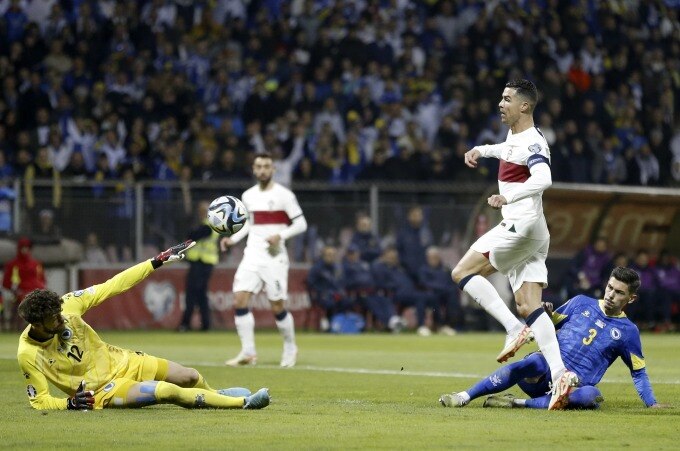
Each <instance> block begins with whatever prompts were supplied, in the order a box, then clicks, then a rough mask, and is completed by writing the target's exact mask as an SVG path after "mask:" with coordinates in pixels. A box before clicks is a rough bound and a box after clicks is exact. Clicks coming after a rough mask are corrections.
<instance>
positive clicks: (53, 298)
mask: <svg viewBox="0 0 680 451" xmlns="http://www.w3.org/2000/svg"><path fill="white" fill-rule="evenodd" d="M63 302H64V301H62V299H61V297H59V295H58V294H57V293H55V292H54V291H50V290H33V291H31V292H30V293H28V294H27V295H26V297H25V298H24V300H23V301H21V304H19V316H21V317H22V318H23V319H24V320H25V321H26V322H27V323H29V324H36V323H41V322H43V320H45V319H47V318H49V317H50V316H54V315H56V314H58V313H61V304H62V303H63Z"/></svg>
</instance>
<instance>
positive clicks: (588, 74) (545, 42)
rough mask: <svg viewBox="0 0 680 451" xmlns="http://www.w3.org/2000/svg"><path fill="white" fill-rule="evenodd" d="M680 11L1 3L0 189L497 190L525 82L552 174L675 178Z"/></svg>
mask: <svg viewBox="0 0 680 451" xmlns="http://www.w3.org/2000/svg"><path fill="white" fill-rule="evenodd" d="M678 3H679V2H677V1H671V0H668V1H660V0H659V1H644V2H643V1H634V0H632V1H603V2H600V1H593V0H582V1H576V0H573V1H572V0H525V1H503V2H501V1H484V2H482V1H472V0H459V1H445V0H443V1H435V0H431V1H411V0H337V1H334V0H292V1H289V0H285V1H284V0H210V1H186V0H146V1H145V0H141V1H124V0H102V1H88V0H31V1H29V0H9V1H7V0H3V1H0V79H1V80H2V86H1V92H0V150H1V152H0V176H2V177H8V176H25V177H53V176H54V173H55V172H56V173H58V174H59V176H60V177H61V178H63V179H74V178H76V179H107V178H114V177H117V178H121V177H131V178H134V179H136V180H139V179H148V178H153V179H156V180H178V179H193V180H224V179H228V180H236V179H240V178H244V179H247V178H248V171H249V168H250V160H251V158H252V155H253V153H255V152H261V151H264V150H267V151H269V152H271V153H274V154H275V155H276V156H277V158H279V160H280V161H279V164H278V166H279V173H278V178H279V180H280V181H281V182H283V183H286V184H290V183H291V180H292V181H296V180H320V181H330V182H333V183H338V184H346V183H350V182H353V181H355V180H382V179H388V180H396V179H398V180H413V181H452V180H453V181H463V180H466V179H470V178H476V177H486V178H488V179H489V180H494V179H495V177H496V175H495V168H494V167H493V164H494V162H489V167H486V168H484V169H485V170H483V171H481V172H474V171H466V170H465V169H464V168H463V165H462V154H463V153H464V152H465V151H466V150H468V149H469V148H471V147H472V146H474V145H477V144H484V143H490V142H498V141H501V140H503V139H504V137H505V135H506V133H507V130H506V129H505V127H504V126H503V125H502V124H500V121H499V117H498V113H497V107H496V104H497V102H498V100H499V93H500V92H501V90H502V86H503V85H504V84H505V83H506V81H507V80H508V79H511V78H516V77H524V78H528V79H530V80H533V81H534V82H535V83H536V85H537V86H538V87H539V90H540V93H541V99H542V100H541V103H540V104H539V108H538V109H537V111H536V121H537V124H538V125H539V127H540V128H541V130H542V131H543V133H544V134H545V135H546V138H547V139H548V142H549V144H550V145H551V149H552V158H553V172H554V174H553V175H554V178H555V180H558V181H568V182H594V183H608V184H630V185H672V184H677V183H678V181H680V127H678V123H679V121H678V117H679V115H678V113H677V111H678V106H679V104H680V92H679V90H680V39H679V37H680V22H679V18H678Z"/></svg>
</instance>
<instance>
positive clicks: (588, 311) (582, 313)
mask: <svg viewBox="0 0 680 451" xmlns="http://www.w3.org/2000/svg"><path fill="white" fill-rule="evenodd" d="M581 315H583V316H585V317H586V318H590V310H584V311H583V312H581Z"/></svg>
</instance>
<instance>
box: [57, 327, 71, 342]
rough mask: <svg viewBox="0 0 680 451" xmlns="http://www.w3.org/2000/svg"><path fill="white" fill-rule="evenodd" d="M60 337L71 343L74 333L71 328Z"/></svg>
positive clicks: (65, 330)
mask: <svg viewBox="0 0 680 451" xmlns="http://www.w3.org/2000/svg"><path fill="white" fill-rule="evenodd" d="M59 336H60V337H61V339H62V340H64V341H69V340H70V339H71V338H72V337H73V331H72V330H71V329H69V328H66V329H64V331H63V332H62V333H61V335H59Z"/></svg>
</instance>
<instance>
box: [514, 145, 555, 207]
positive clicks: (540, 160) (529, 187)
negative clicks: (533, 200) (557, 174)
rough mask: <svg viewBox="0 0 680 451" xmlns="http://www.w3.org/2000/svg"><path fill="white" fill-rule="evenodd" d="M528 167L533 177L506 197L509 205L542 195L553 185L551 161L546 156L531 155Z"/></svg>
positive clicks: (519, 184) (520, 184)
mask: <svg viewBox="0 0 680 451" xmlns="http://www.w3.org/2000/svg"><path fill="white" fill-rule="evenodd" d="M527 166H528V168H529V172H530V173H531V176H529V178H528V179H527V180H526V181H525V182H524V183H518V184H517V185H516V186H515V187H514V189H513V190H512V191H510V192H509V193H508V194H507V195H506V196H505V199H506V200H507V202H508V204H511V203H513V202H517V201H519V200H522V199H526V198H527V197H531V196H533V195H535V194H539V193H542V192H543V191H545V190H546V189H548V188H550V185H552V173H551V172H550V161H549V160H548V158H547V157H546V156H545V155H541V154H540V153H538V154H533V155H531V156H530V157H529V158H528V159H527Z"/></svg>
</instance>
